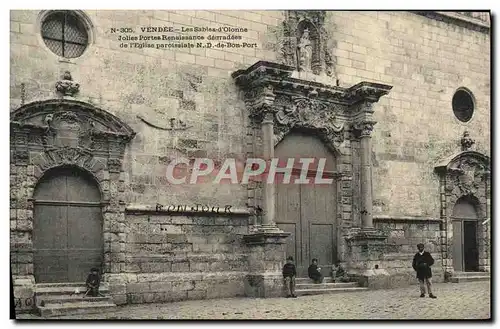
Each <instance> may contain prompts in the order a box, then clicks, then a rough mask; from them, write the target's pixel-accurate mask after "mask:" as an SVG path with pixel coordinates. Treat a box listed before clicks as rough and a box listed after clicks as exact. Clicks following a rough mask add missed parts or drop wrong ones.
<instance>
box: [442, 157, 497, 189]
mask: <svg viewBox="0 0 500 329" xmlns="http://www.w3.org/2000/svg"><path fill="white" fill-rule="evenodd" d="M434 169H435V170H436V172H437V173H438V174H439V175H440V176H444V177H445V179H446V188H447V189H448V190H450V191H452V190H453V189H456V192H457V195H471V194H472V195H474V194H476V193H477V191H478V189H479V188H480V186H482V184H483V183H484V182H485V180H487V179H488V178H489V176H490V159H489V158H488V157H487V156H486V155H484V154H481V153H479V152H476V151H462V152H460V153H458V154H455V155H453V156H450V157H448V158H447V159H444V160H443V161H441V162H439V163H438V165H437V166H436V167H435V168H434Z"/></svg>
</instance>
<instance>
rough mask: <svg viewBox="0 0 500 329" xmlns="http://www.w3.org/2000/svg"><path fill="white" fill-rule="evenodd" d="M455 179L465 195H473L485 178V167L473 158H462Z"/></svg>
mask: <svg viewBox="0 0 500 329" xmlns="http://www.w3.org/2000/svg"><path fill="white" fill-rule="evenodd" d="M457 169H458V170H457V174H458V175H455V179H456V182H457V185H458V187H459V188H460V191H461V192H462V194H463V195H473V194H475V193H476V191H477V189H478V188H479V186H480V185H481V183H482V181H483V180H484V176H483V175H482V173H483V172H484V167H483V166H482V165H481V164H480V163H478V162H477V161H474V160H472V159H467V158H466V159H462V161H460V163H459V165H458V167H457Z"/></svg>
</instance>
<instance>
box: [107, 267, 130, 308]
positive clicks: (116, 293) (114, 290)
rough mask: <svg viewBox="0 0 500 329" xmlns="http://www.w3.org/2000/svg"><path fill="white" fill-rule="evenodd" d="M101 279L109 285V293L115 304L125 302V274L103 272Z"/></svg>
mask: <svg viewBox="0 0 500 329" xmlns="http://www.w3.org/2000/svg"><path fill="white" fill-rule="evenodd" d="M102 281H103V284H108V285H109V295H110V296H111V297H112V298H113V302H114V303H115V304H116V305H123V304H127V282H128V278H127V274H125V273H105V274H104V275H103V278H102Z"/></svg>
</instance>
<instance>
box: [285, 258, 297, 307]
mask: <svg viewBox="0 0 500 329" xmlns="http://www.w3.org/2000/svg"><path fill="white" fill-rule="evenodd" d="M296 276H297V271H296V269H295V265H294V264H293V257H292V256H289V257H288V258H287V259H286V264H285V265H284V266H283V278H284V281H285V287H286V291H287V296H286V298H290V297H293V298H297V296H296V295H295V277H296Z"/></svg>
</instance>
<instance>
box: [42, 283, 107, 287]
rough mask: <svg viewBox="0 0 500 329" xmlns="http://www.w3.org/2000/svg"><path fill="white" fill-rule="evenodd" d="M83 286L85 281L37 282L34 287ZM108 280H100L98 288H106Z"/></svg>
mask: <svg viewBox="0 0 500 329" xmlns="http://www.w3.org/2000/svg"><path fill="white" fill-rule="evenodd" d="M82 286H83V287H85V282H63V283H37V284H36V285H35V287H36V288H55V287H75V288H76V287H82ZM108 287H109V282H101V285H100V288H108Z"/></svg>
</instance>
